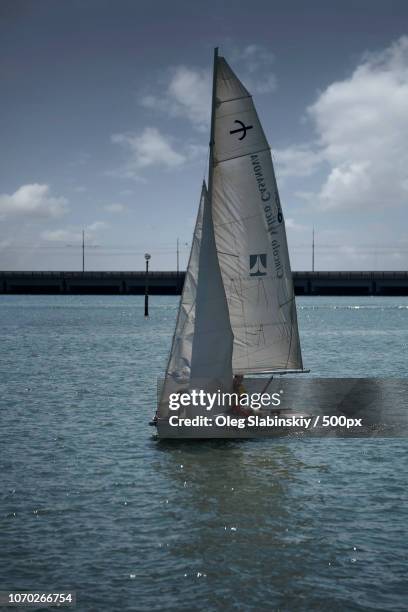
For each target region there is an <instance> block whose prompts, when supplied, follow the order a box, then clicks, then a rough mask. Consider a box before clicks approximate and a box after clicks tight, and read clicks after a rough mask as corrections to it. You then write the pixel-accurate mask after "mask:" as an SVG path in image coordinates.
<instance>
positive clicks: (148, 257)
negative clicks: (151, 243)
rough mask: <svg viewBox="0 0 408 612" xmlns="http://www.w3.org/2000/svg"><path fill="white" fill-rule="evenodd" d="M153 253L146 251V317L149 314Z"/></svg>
mask: <svg viewBox="0 0 408 612" xmlns="http://www.w3.org/2000/svg"><path fill="white" fill-rule="evenodd" d="M150 257H151V255H150V254H149V253H145V260H146V275H145V308H144V310H145V312H144V314H145V317H148V316H149V259H150Z"/></svg>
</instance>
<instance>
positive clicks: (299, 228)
mask: <svg viewBox="0 0 408 612" xmlns="http://www.w3.org/2000/svg"><path fill="white" fill-rule="evenodd" d="M285 227H286V229H288V230H291V231H293V232H306V231H309V230H310V227H308V226H307V225H302V224H301V223H297V222H296V221H295V220H294V219H292V218H291V217H288V218H286V219H285Z"/></svg>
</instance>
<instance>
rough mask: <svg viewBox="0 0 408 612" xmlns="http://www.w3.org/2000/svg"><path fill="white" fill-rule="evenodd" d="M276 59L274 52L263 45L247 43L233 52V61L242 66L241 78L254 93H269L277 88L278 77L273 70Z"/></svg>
mask: <svg viewBox="0 0 408 612" xmlns="http://www.w3.org/2000/svg"><path fill="white" fill-rule="evenodd" d="M274 61H275V56H274V54H273V53H271V52H270V51H269V50H268V49H266V48H265V47H263V46H262V45H255V44H252V45H247V46H246V47H244V48H243V49H232V52H231V62H232V63H234V64H235V63H236V64H237V65H239V66H242V70H240V79H241V80H242V82H243V83H244V85H245V87H246V88H247V89H248V90H249V91H250V92H251V93H252V94H267V93H270V92H271V91H274V90H275V89H276V86H277V79H276V76H275V74H274V73H273V72H272V65H273V63H274Z"/></svg>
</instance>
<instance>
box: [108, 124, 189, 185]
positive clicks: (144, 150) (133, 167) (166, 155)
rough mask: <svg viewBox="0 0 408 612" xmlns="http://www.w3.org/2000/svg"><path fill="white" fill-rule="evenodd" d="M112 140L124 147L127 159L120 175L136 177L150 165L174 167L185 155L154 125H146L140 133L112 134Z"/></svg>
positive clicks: (182, 161)
mask: <svg viewBox="0 0 408 612" xmlns="http://www.w3.org/2000/svg"><path fill="white" fill-rule="evenodd" d="M112 142H113V143H115V144H119V145H121V146H122V147H124V148H125V149H126V151H127V152H128V154H129V159H128V161H127V163H126V165H125V167H124V168H123V169H122V171H121V174H122V176H125V177H128V178H137V177H138V176H139V174H140V171H141V170H143V169H145V168H148V167H150V166H164V167H166V168H175V167H178V166H181V165H182V164H183V163H184V162H185V161H186V157H185V155H183V154H181V153H178V152H177V151H176V150H175V149H174V148H173V145H172V143H171V139H170V138H168V137H166V136H164V135H163V134H161V132H160V131H159V130H158V129H157V128H155V127H146V128H145V129H144V130H143V132H141V133H140V134H131V133H128V134H114V135H113V136H112Z"/></svg>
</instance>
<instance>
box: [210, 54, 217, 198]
mask: <svg viewBox="0 0 408 612" xmlns="http://www.w3.org/2000/svg"><path fill="white" fill-rule="evenodd" d="M217 62H218V47H215V49H214V64H213V86H212V100H211V131H210V160H209V163H208V196H209V203H210V208H212V192H213V175H214V144H215V143H214V135H215V103H216V89H217Z"/></svg>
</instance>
